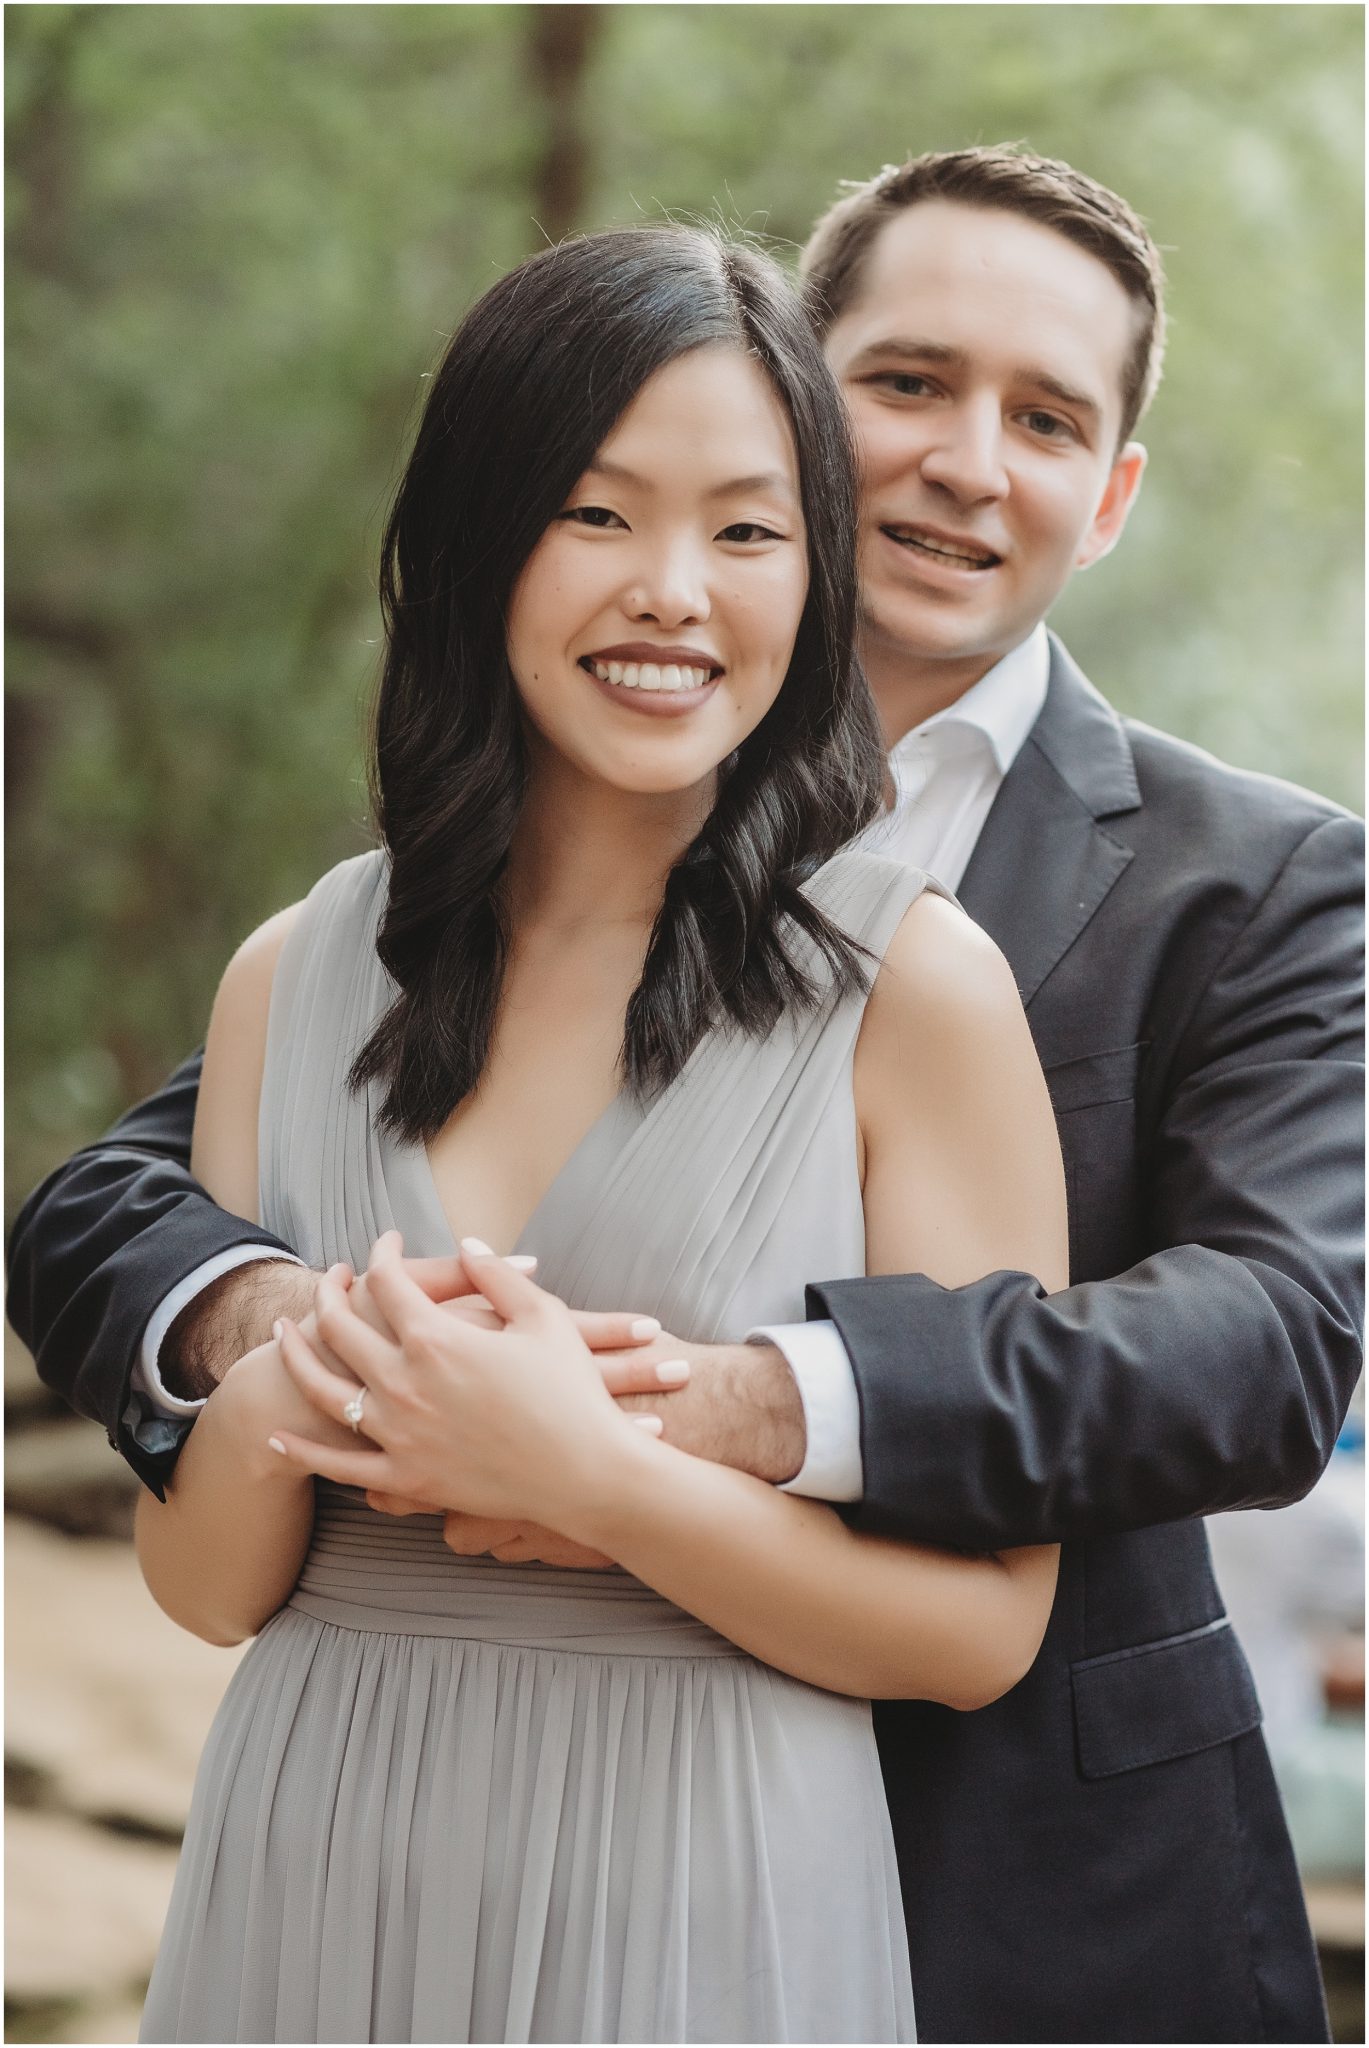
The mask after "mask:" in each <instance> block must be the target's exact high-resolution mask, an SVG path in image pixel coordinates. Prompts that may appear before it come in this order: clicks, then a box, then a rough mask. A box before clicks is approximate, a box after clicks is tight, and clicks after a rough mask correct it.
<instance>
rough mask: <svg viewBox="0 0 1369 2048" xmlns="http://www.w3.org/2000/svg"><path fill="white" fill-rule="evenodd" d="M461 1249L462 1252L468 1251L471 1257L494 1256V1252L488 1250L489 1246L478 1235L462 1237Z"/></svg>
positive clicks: (484, 1257) (489, 1257)
mask: <svg viewBox="0 0 1369 2048" xmlns="http://www.w3.org/2000/svg"><path fill="white" fill-rule="evenodd" d="M461 1249H462V1251H463V1252H469V1253H470V1255H471V1257H472V1258H473V1259H492V1258H493V1257H494V1253H493V1252H492V1251H491V1250H490V1248H489V1246H488V1245H487V1244H485V1243H484V1242H483V1241H482V1239H480V1238H478V1237H463V1238H462V1240H461Z"/></svg>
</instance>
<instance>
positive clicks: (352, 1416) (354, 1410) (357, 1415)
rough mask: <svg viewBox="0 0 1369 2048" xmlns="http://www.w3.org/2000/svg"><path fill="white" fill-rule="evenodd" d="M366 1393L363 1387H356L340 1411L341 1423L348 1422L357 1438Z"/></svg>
mask: <svg viewBox="0 0 1369 2048" xmlns="http://www.w3.org/2000/svg"><path fill="white" fill-rule="evenodd" d="M367 1391H368V1390H367V1389H366V1388H365V1387H358V1388H357V1390H356V1392H355V1393H354V1394H353V1396H352V1398H351V1400H350V1401H349V1402H348V1403H347V1406H346V1407H345V1408H344V1409H343V1411H342V1419H343V1421H344V1422H350V1423H351V1425H352V1428H353V1429H354V1430H355V1431H356V1433H357V1435H358V1436H360V1434H361V1411H362V1409H363V1408H364V1407H365V1405H366V1394H367Z"/></svg>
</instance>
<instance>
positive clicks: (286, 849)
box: [5, 5, 1363, 1210]
mask: <svg viewBox="0 0 1369 2048" xmlns="http://www.w3.org/2000/svg"><path fill="white" fill-rule="evenodd" d="M572 15H575V16H576V18H577V21H578V23H579V26H578V29H576V30H575V32H574V35H573V36H572V41H574V40H575V36H578V43H577V44H576V47H575V48H574V50H572V51H571V52H570V53H569V54H567V52H566V51H565V50H560V51H559V52H558V49H557V48H555V47H551V48H550V49H549V48H548V47H545V45H546V39H547V35H548V33H550V34H551V35H552V37H553V39H554V38H555V37H556V36H563V37H564V35H565V34H566V33H567V32H568V30H569V29H570V27H571V24H570V23H569V19H568V18H569V17H570V16H572ZM553 16H554V17H556V19H555V21H549V19H548V18H549V17H553ZM5 31H6V36H5V40H6V53H7V60H8V61H7V66H6V78H5V92H6V105H7V114H8V137H9V141H8V149H9V177H8V180H7V186H6V201H7V208H8V222H7V225H8V230H9V270H8V280H9V292H8V296H7V321H8V351H9V352H8V364H9V458H10V476H9V487H10V517H9V524H8V543H9V589H8V625H9V664H8V675H9V704H8V714H9V749H8V770H7V776H8V783H9V790H10V806H9V891H8V898H9V962H10V969H11V975H10V983H9V986H10V1004H9V1034H8V1048H9V1077H10V1096H9V1107H10V1116H9V1138H8V1166H9V1174H10V1181H9V1198H10V1207H11V1210H12V1208H13V1206H14V1204H15V1202H16V1201H17V1199H18V1198H19V1196H20V1195H21V1194H22V1192H23V1190H24V1187H25V1186H26V1185H27V1183H28V1182H30V1181H31V1180H32V1179H33V1178H35V1177H36V1175H37V1174H38V1173H39V1172H41V1171H42V1170H44V1169H45V1168H46V1166H47V1165H49V1164H50V1163H52V1162H53V1161H55V1160H56V1159H57V1158H58V1157H60V1156H61V1155H62V1154H63V1153H64V1152H65V1151H67V1150H69V1149H70V1148H71V1147H72V1146H74V1145H75V1144H77V1143H79V1142H81V1141H82V1140H83V1139H85V1138H86V1137H88V1136H90V1135H92V1134H93V1133H94V1132H95V1131H97V1130H98V1129H99V1128H100V1127H101V1126H102V1125H103V1124H104V1123H105V1122H106V1121H107V1120H108V1119H109V1118H110V1117H111V1116H112V1115H113V1114H114V1113H115V1112H116V1111H117V1110H118V1109H119V1107H120V1106H121V1105H122V1104H123V1103H124V1102H126V1101H127V1100H129V1099H131V1098H132V1096H134V1095H135V1094H136V1093H139V1092H141V1091H143V1090H145V1089H147V1088H149V1087H151V1086H154V1085H155V1084H156V1082H157V1080H158V1079H159V1078H160V1076H161V1075H162V1074H163V1073H164V1072H165V1071H166V1069H167V1068H168V1067H169V1066H170V1065H171V1064H172V1063H173V1062H174V1060H175V1059H176V1058H177V1057H178V1056H179V1055H180V1054H182V1053H183V1052H184V1051H186V1050H188V1049H189V1047H190V1046H192V1045H193V1044H195V1043H197V1042H198V1040H199V1039H200V1038H201V1037H202V1035H203V1029H204V1023H205V1019H206V1016H207V1013H208V1005H209V1001H210V999H211V996H212V992H213V988H214V986H215V982H216V979H217V976H218V974H219V972H220V970H221V968H222V965H223V961H224V959H225V958H226V956H227V954H228V952H229V951H230V950H231V948H232V946H233V945H234V944H235V943H236V942H237V941H238V940H239V939H240V938H241V937H242V936H243V935H244V934H245V933H246V932H247V931H248V930H249V929H250V928H251V927H252V926H253V924H255V923H256V922H257V921H258V920H259V919H260V918H261V917H262V916H264V915H265V914H267V913H268V912H270V911H271V910H273V909H275V908H277V907H279V905H280V904H282V903H284V902H286V901H288V900H290V899H291V898H292V897H294V896H296V895H298V894H299V893H300V892H301V891H303V890H304V889H305V888H306V887H307V886H308V885H309V884H310V882H311V881H312V880H313V879H314V878H315V877H316V876H317V875H318V874H320V873H321V872H322V871H323V870H324V869H325V868H326V867H327V866H328V865H329V864H330V863H331V862H333V861H334V860H336V859H338V858H340V857H342V856H343V855H344V854H346V853H348V852H351V851H354V850H356V849H357V848H358V847H359V846H361V845H363V844H364V843H365V841H366V826H365V811H366V806H365V797H364V788H363V778H362V773H361V736H362V732H363V728H364V711H363V706H364V700H365V697H366V694H367V689H368V685H369V682H370V680H371V678H372V676H373V674H374V669H375V661H376V645H377V633H378V620H377V615H376V609H375V603H374V589H373V573H374V557H375V553H376V546H377V540H378V533H379V527H380V523H381V520H382V517H383V510H384V506H385V502H386V498H387V494H388V492H389V490H390V488H391V487H392V485H393V482H394V480H395V477H396V475H397V473H398V464H399V462H400V460H401V459H402V449H403V443H404V439H405V435H406V431H407V428H408V426H409V424H410V422H411V420H412V417H413V412H414V408H415V405H416V403H417V402H418V399H419V397H420V395H421V390H422V377H423V373H424V370H425V368H426V367H427V366H429V365H430V364H431V362H432V361H433V359H434V358H435V356H436V355H437V353H438V352H439V350H440V347H441V345H442V341H443V337H444V336H445V335H446V334H447V333H449V332H450V330H451V328H452V327H453V326H454V325H455V324H456V322H457V321H458V320H459V319H460V316H461V314H462V312H463V310H464V309H465V307H466V306H467V305H468V304H469V303H470V301H471V300H472V299H473V298H474V297H475V296H476V295H477V294H478V293H479V292H480V291H481V290H482V289H483V288H484V286H485V285H486V284H487V283H488V282H489V281H490V280H491V279H492V278H493V277H494V276H495V275H496V274H497V273H498V272H499V271H500V270H501V269H502V268H503V267H505V266H507V265H508V264H510V263H512V262H515V261H517V260H518V259H519V258H520V257H522V256H523V255H525V254H527V253H529V251H530V250H532V249H533V248H535V247H537V246H539V244H540V241H541V239H542V232H543V230H546V231H548V232H551V233H556V232H559V231H561V230H562V229H563V228H564V227H565V226H567V225H571V224H574V225H579V226H584V227H592V226H601V225H606V224H608V223H610V222H620V221H625V220H632V219H636V218H643V217H647V218H650V217H654V216H655V215H657V214H658V213H660V212H661V211H662V210H663V209H666V210H670V211H672V212H675V213H679V214H685V215H705V216H714V217H721V218H722V219H724V220H725V221H727V222H729V223H731V224H734V225H741V226H744V227H746V228H748V229H750V230H752V231H754V232H757V233H759V234H763V235H765V236H768V237H773V238H776V239H777V240H778V242H779V243H780V244H781V245H784V244H790V245H796V244H797V243H799V242H800V241H801V240H802V239H803V236H804V234H805V232H806V229H807V227H808V225H809V223H810V221H811V220H812V218H813V216H814V215H815V213H817V212H818V211H819V210H820V209H821V207H822V206H823V205H824V204H825V203H826V202H827V201H828V200H829V199H830V198H831V197H832V196H833V194H834V191H835V187H836V184H837V181H838V180H839V179H840V178H842V177H861V176H866V175H868V174H869V173H870V172H871V171H873V170H875V169H877V168H878V167H879V165H881V164H882V163H885V162H890V161H895V160H898V159H899V158H901V157H903V156H904V155H906V154H909V153H911V152H913V151H917V150H921V149H927V148H938V147H951V146H956V145H961V144H963V143H965V142H967V141H997V140H1003V139H1008V138H1022V139H1026V140H1029V141H1030V142H1031V143H1032V145H1033V146H1034V147H1036V148H1038V149H1041V150H1043V151H1046V152H1047V153H1050V154H1054V155H1061V156H1065V157H1067V158H1069V159H1071V160H1072V161H1074V162H1076V163H1078V164H1079V165H1080V166H1081V167H1083V168H1084V169H1087V170H1089V171H1091V172H1092V173H1094V174H1095V175H1096V176H1098V177H1100V178H1102V179H1104V180H1105V181H1106V182H1108V183H1110V184H1113V185H1115V186H1116V187H1117V188H1118V189H1119V190H1121V191H1123V192H1124V193H1126V194H1127V196H1128V197H1129V198H1130V199H1131V200H1132V201H1133V203H1134V204H1135V205H1136V206H1137V207H1138V209H1139V210H1140V211H1141V212H1142V213H1143V214H1144V215H1145V216H1146V218H1147V219H1148V220H1149V221H1150V223H1151V225H1152V227H1153V229H1154V231H1155V233H1156V235H1157V238H1158V239H1159V240H1160V242H1161V244H1162V245H1163V246H1164V248H1165V250H1166V252H1167V263H1168V268H1169V274H1170V280H1171V295H1172V310H1173V320H1172V340H1171V346H1170V355H1169V369H1168V375H1167V378H1166V382H1165V385H1164V388H1163V390H1162V392H1161V396H1160V400H1159V403H1158V405H1157V407H1156V409H1155V411H1154V413H1153V414H1152V416H1151V419H1150V421H1149V422H1148V423H1147V427H1146V430H1145V431H1146V438H1147V440H1148V442H1149V445H1150V448H1151V455H1152V467H1151V473H1150V476H1149V478H1148V481H1147V485H1146V490H1145V493H1144V496H1143V499H1142V503H1141V506H1140V509H1139V511H1138V514H1137V517H1136V518H1135V520H1134V521H1133V524H1132V527H1131V530H1130V532H1129V534H1128V536H1127V540H1126V544H1125V546H1124V547H1123V548H1122V549H1121V550H1120V551H1119V553H1118V555H1117V556H1116V558H1115V559H1113V560H1111V561H1110V562H1108V563H1107V564H1106V565H1104V566H1101V567H1099V568H1098V569H1096V570H1094V571H1093V572H1092V573H1091V574H1090V575H1088V576H1087V577H1084V578H1081V579H1078V581H1077V583H1076V585H1075V587H1074V588H1072V589H1071V591H1070V592H1069V593H1068V595H1067V597H1066V598H1065V600H1064V601H1063V602H1062V603H1061V605H1060V607H1059V612H1058V616H1057V621H1056V622H1057V623H1058V624H1059V625H1060V627H1061V628H1062V630H1063V631H1064V632H1065V634H1066V636H1067V637H1068V639H1069V641H1070V643H1071V646H1072V648H1073V650H1074V652H1075V653H1076V655H1077V656H1078V657H1079V658H1080V660H1081V661H1082V662H1083V663H1084V665H1085V667H1086V668H1087V669H1088V670H1089V671H1090V673H1091V674H1092V675H1093V676H1094V678H1095V680H1096V681H1097V682H1098V683H1099V684H1100V685H1101V686H1102V687H1103V688H1104V689H1106V690H1107V691H1108V693H1109V694H1110V695H1111V696H1112V697H1113V699H1114V701H1116V702H1117V703H1118V704H1119V705H1120V706H1122V707H1123V708H1124V709H1126V710H1128V711H1131V712H1133V713H1135V714H1137V715H1139V716H1141V717H1144V718H1148V719H1150V720H1152V721H1153V722H1155V723H1158V724H1162V725H1165V726H1168V727H1169V728H1171V729H1172V730H1175V731H1178V732H1182V733H1184V734H1186V735H1188V736H1189V737H1191V738H1193V739H1195V740H1197V741H1198V742H1199V743H1201V744H1203V745H1206V746H1209V747H1211V748H1213V749H1214V750H1215V751H1217V752H1219V753H1222V754H1225V755H1226V756H1228V757H1229V758H1231V759H1234V760H1238V761H1241V762H1244V763H1246V764H1248V765H1250V766H1254V767H1257V768H1262V769H1266V770H1268V771H1270V772H1273V773H1277V774H1283V775H1288V776H1291V777H1293V778H1294V779H1296V780H1299V781H1303V782H1307V783H1310V784H1312V785H1314V786H1315V787H1317V788H1320V789H1323V790H1325V791H1327V792H1328V793H1330V794H1331V795H1333V796H1336V797H1338V798H1339V799H1341V800H1342V801H1345V802H1349V803H1356V802H1357V801H1358V795H1359V782H1358V763H1359V759H1360V742H1359V730H1360V717H1359V707H1360V674H1361V652H1360V598H1359V589H1360V564H1361V560H1362V540H1361V531H1360V504H1361V486H1360V473H1361V465H1360V451H1361V445H1362V437H1361V427H1360V398H1361V381H1360V380H1361V371H1360V342H1361V309H1362V283H1361V221H1360V190H1361V122H1362V108H1361V76H1362V43H1363V25H1362V15H1361V11H1360V10H1359V9H1358V8H1356V7H1350V6H1344V7H1337V6H1308V7H1301V6H1277V5H1276V6H1254V7H1244V6H1183V5H1180V6H1166V7H1149V6H1138V7H1125V6H1061V7H1041V6H1011V7H995V6H974V7H939V6H925V5H924V6H890V7H862V6H842V5H838V6H805V7H787V6H737V7H710V6H701V7H695V6H623V7H606V8H596V9H586V10H574V9H564V10H563V9H541V8H529V7H516V6H509V7H497V6H478V5H477V6H459V7H458V6H451V7H449V6H414V7H410V6H369V5H361V6H332V5H319V6H194V7H177V6H171V7H162V6H155V7H154V6H110V7H105V6H100V7H95V6H76V7H71V6H26V7H21V8H12V9H10V10H8V12H7V14H6V19H5ZM539 38H540V39H541V40H540V43H539Z"/></svg>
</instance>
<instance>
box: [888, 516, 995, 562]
mask: <svg viewBox="0 0 1369 2048" xmlns="http://www.w3.org/2000/svg"><path fill="white" fill-rule="evenodd" d="M879 530H880V532H881V533H883V534H885V535H886V536H887V537H888V538H889V539H890V540H891V541H894V542H896V543H897V545H898V546H899V547H901V548H906V549H907V550H908V552H909V553H910V554H916V555H921V556H923V557H925V558H926V559H927V560H929V561H935V562H940V563H941V564H942V565H943V566H944V567H946V568H948V569H969V570H974V571H980V570H984V569H996V568H997V567H998V565H999V563H1000V562H1001V561H1002V559H1003V557H1002V556H1001V555H999V554H995V553H994V551H993V549H992V548H986V547H984V546H982V545H981V544H980V543H979V542H978V541H974V540H969V539H967V538H964V537H963V536H961V535H959V534H948V533H943V532H941V531H939V530H938V529H937V528H936V527H934V526H923V525H921V524H913V523H911V522H909V521H904V520H898V521H893V520H882V521H881V522H880V529H879Z"/></svg>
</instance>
